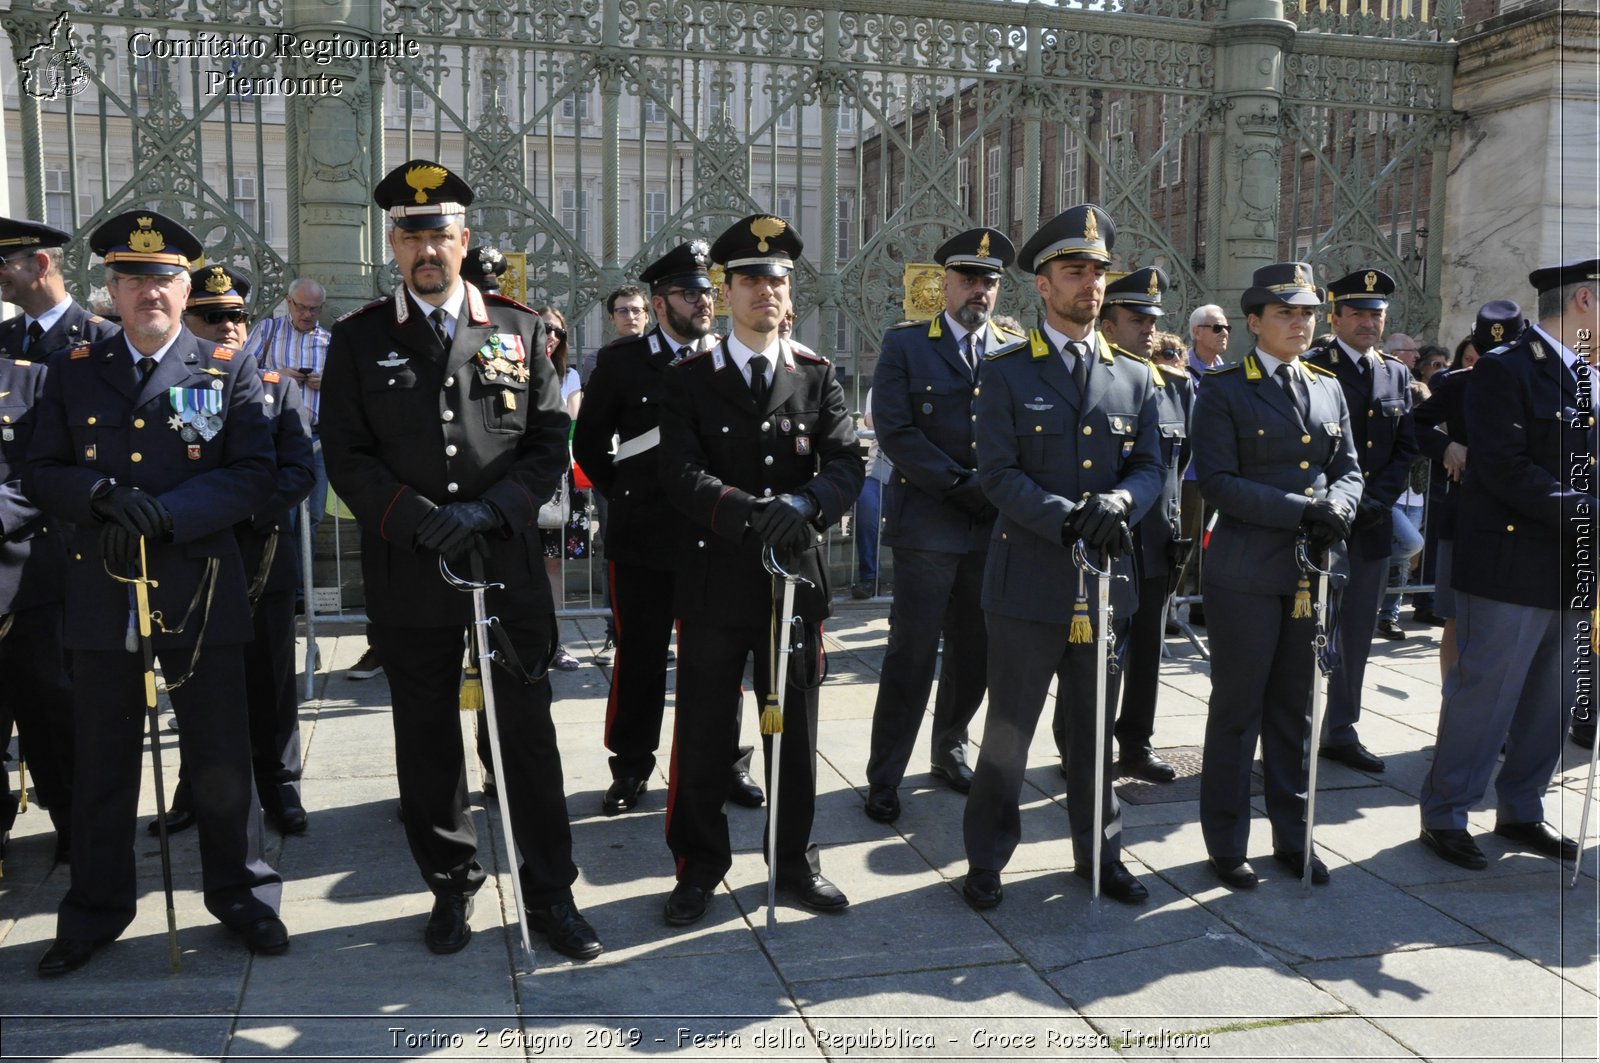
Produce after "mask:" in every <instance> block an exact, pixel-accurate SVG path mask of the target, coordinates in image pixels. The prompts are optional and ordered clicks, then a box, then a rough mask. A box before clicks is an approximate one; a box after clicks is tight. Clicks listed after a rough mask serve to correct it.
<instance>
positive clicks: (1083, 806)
mask: <svg viewBox="0 0 1600 1063" xmlns="http://www.w3.org/2000/svg"><path fill="white" fill-rule="evenodd" d="M1093 601H1094V599H1093V598H1092V597H1091V598H1090V603H1091V606H1092V604H1093ZM987 615H988V622H989V645H990V646H991V647H993V649H992V650H991V652H990V654H989V715H988V719H987V720H986V721H985V723H984V728H983V746H982V749H981V750H980V751H979V753H978V767H977V768H976V770H975V771H974V772H973V778H972V791H971V792H970V793H968V794H967V812H966V818H965V820H964V823H963V829H964V832H965V835H966V846H967V863H968V864H970V865H971V866H972V867H975V868H984V869H987V870H991V871H1000V870H1002V869H1003V868H1004V867H1005V866H1006V864H1007V863H1009V862H1010V860H1011V854H1012V853H1014V852H1016V850H1017V844H1018V843H1019V842H1020V841H1021V840H1022V813H1021V810H1020V808H1019V807H1018V803H1019V801H1020V800H1021V797H1022V782H1023V772H1024V771H1025V770H1026V768H1027V766H1028V747H1029V746H1030V745H1031V744H1032V742H1033V733H1034V730H1035V729H1036V728H1037V727H1038V725H1039V714H1040V713H1041V712H1043V711H1044V702H1045V698H1046V697H1048V696H1049V693H1050V680H1051V679H1054V680H1055V681H1056V717H1057V718H1058V719H1061V720H1063V721H1064V724H1063V726H1064V728H1065V734H1064V736H1063V737H1064V741H1065V753H1064V759H1065V760H1066V764H1067V819H1068V822H1069V823H1070V825H1071V827H1072V855H1073V860H1074V862H1075V863H1078V864H1083V865H1089V864H1091V863H1092V862H1093V858H1094V831H1095V823H1094V757H1095V748H1094V745H1095V743H1094V731H1095V718H1094V713H1095V705H1094V690H1095V665H1096V663H1097V662H1098V660H1099V655H1098V654H1097V652H1096V651H1097V650H1098V649H1099V648H1100V647H1101V646H1102V644H1101V643H1100V642H1098V641H1096V642H1088V643H1075V642H1068V641H1067V634H1068V630H1069V627H1068V625H1067V624H1050V623H1041V622H1039V621H1034V620H1019V619H1017V618H1015V617H1010V616H1001V615H999V614H998V613H995V612H992V611H991V612H989V613H988V614H987ZM1121 623H1122V622H1121V621H1113V624H1112V632H1113V633H1114V634H1115V633H1116V631H1117V628H1118V626H1119V625H1120V624H1121ZM1115 704H1116V693H1115V690H1114V689H1113V688H1112V687H1109V686H1108V688H1107V698H1106V704H1104V705H1102V706H1100V707H1099V710H1100V711H1101V712H1103V713H1104V714H1105V717H1106V727H1105V734H1106V739H1105V744H1104V745H1103V746H1102V747H1101V749H1100V756H1101V757H1102V758H1104V759H1105V760H1106V761H1109V760H1110V758H1111V706H1113V705H1115ZM1111 782H1112V780H1111V772H1110V771H1109V770H1107V771H1106V773H1105V776H1104V785H1103V786H1102V787H1101V791H1102V796H1103V799H1104V802H1105V804H1104V813H1103V823H1102V828H1101V829H1102V830H1103V831H1104V839H1105V841H1104V844H1103V845H1102V846H1101V849H1100V863H1101V864H1102V865H1104V864H1111V863H1115V862H1117V861H1118V860H1120V859H1122V808H1121V806H1120V805H1119V804H1118V803H1117V795H1116V793H1115V792H1114V791H1113V790H1112V788H1111Z"/></svg>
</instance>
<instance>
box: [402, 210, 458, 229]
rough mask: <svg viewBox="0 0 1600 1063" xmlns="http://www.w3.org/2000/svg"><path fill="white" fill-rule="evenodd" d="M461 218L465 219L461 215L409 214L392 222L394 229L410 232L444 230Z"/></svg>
mask: <svg viewBox="0 0 1600 1063" xmlns="http://www.w3.org/2000/svg"><path fill="white" fill-rule="evenodd" d="M460 217H463V215H460V214H408V215H406V216H405V217H403V218H391V219H390V220H391V221H393V222H394V227H395V228H396V229H408V230H416V229H443V228H444V227H445V226H447V225H449V224H450V223H451V222H452V221H454V220H455V219H457V218H460Z"/></svg>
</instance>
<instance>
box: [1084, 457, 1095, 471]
mask: <svg viewBox="0 0 1600 1063" xmlns="http://www.w3.org/2000/svg"><path fill="white" fill-rule="evenodd" d="M1083 467H1084V468H1085V469H1092V468H1094V462H1092V461H1090V460H1089V459H1088V458H1084V459H1083Z"/></svg>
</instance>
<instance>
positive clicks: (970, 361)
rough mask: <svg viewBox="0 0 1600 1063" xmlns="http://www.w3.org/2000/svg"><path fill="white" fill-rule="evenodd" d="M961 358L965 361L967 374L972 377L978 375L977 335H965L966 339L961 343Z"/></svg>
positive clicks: (974, 333)
mask: <svg viewBox="0 0 1600 1063" xmlns="http://www.w3.org/2000/svg"><path fill="white" fill-rule="evenodd" d="M961 357H962V358H963V359H965V360H966V363H967V372H968V374H970V375H972V376H976V375H977V373H978V334H977V333H976V332H969V333H967V338H966V339H964V340H962V341H961Z"/></svg>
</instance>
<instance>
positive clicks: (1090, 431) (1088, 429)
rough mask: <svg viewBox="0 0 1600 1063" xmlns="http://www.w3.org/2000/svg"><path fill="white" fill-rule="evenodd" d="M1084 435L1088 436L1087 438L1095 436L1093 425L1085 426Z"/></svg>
mask: <svg viewBox="0 0 1600 1063" xmlns="http://www.w3.org/2000/svg"><path fill="white" fill-rule="evenodd" d="M1083 434H1084V435H1086V436H1092V435H1094V426H1093V425H1088V424H1086V425H1084V426H1083Z"/></svg>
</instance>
